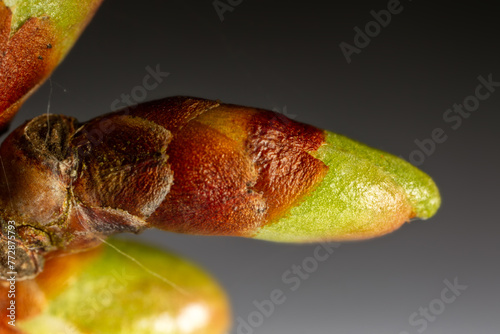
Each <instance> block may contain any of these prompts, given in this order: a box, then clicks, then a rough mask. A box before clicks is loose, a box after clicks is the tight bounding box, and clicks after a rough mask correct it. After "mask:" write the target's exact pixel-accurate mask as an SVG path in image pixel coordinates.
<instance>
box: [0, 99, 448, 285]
mask: <svg viewBox="0 0 500 334" xmlns="http://www.w3.org/2000/svg"><path fill="white" fill-rule="evenodd" d="M0 155H1V157H2V161H3V165H4V167H5V171H4V176H5V177H3V178H0V189H2V190H1V191H0V208H1V209H2V210H1V211H0V214H1V218H2V219H3V221H4V222H7V221H15V222H16V224H17V231H18V234H19V239H20V240H21V241H23V242H24V244H25V246H26V247H27V248H26V249H29V254H28V253H27V258H28V257H29V258H31V259H32V260H33V262H34V263H33V264H32V265H31V266H26V268H27V270H26V272H25V273H24V274H25V276H26V277H30V275H31V276H33V275H36V274H37V272H35V270H41V268H42V267H43V263H35V262H41V260H37V259H40V256H43V255H45V254H50V253H51V252H54V251H59V250H64V251H72V250H75V249H85V248H89V247H93V246H95V245H97V244H99V243H101V240H102V238H105V237H106V236H109V235H112V234H116V233H120V232H133V233H139V232H141V231H142V230H144V229H145V228H148V227H156V228H159V229H162V230H167V231H172V232H179V233H189V234H200V235H228V236H243V237H252V238H259V239H264V240H271V241H285V242H315V241H333V240H335V241H339V240H358V239H366V238H371V237H376V236H380V235H383V234H386V233H389V232H391V231H393V230H395V229H397V228H398V227H400V226H401V225H402V224H403V223H404V222H407V221H409V220H410V219H412V218H422V219H426V218H429V217H430V216H432V215H433V214H434V213H435V212H436V210H437V209H438V207H439V205H440V196H439V192H438V189H437V187H436V185H435V184H434V182H433V181H432V179H431V178H430V177H429V176H428V175H426V174H425V173H423V172H421V171H420V170H418V169H417V168H416V167H414V166H412V165H411V164H409V163H407V162H406V161H404V160H402V159H400V158H397V157H395V156H393V155H391V154H388V153H385V152H382V151H380V150H377V149H373V148H370V147H368V146H366V145H363V144H361V143H358V142H356V141H353V140H350V139H348V138H346V137H344V136H340V135H336V134H334V133H331V132H328V131H324V130H321V129H318V128H316V127H313V126H310V125H307V124H302V123H299V122H295V121H292V120H289V119H287V118H285V117H283V116H281V115H278V114H276V113H274V112H271V111H267V110H262V109H256V108H249V107H241V106H235V105H228V104H221V103H219V102H218V101H211V100H204V99H198V98H189V97H172V98H166V99H163V100H158V101H153V102H148V103H144V104H141V105H138V106H136V107H135V108H132V109H125V110H121V111H117V112H114V113H111V114H108V115H105V116H102V117H99V118H96V119H94V120H91V121H89V122H87V123H84V124H78V123H77V121H76V120H75V119H73V118H69V117H64V116H57V115H51V116H50V117H47V116H40V117H37V118H35V119H33V120H31V121H28V122H27V123H25V124H24V125H22V126H21V127H19V128H18V129H16V130H15V131H14V132H13V133H12V134H11V135H10V136H9V137H8V138H7V139H6V140H5V141H4V143H3V144H2V146H1V147H0ZM0 236H1V235H0ZM35 255H36V256H35ZM29 268H31V272H28V271H29V270H28V269H29ZM0 269H1V268H0ZM4 271H5V270H4ZM2 272H3V271H2V270H0V274H1V273H2Z"/></svg>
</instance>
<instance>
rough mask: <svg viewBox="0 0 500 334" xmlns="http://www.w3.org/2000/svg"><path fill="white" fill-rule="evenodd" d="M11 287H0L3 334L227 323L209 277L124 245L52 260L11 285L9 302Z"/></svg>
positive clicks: (91, 333)
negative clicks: (10, 294) (12, 308)
mask: <svg viewBox="0 0 500 334" xmlns="http://www.w3.org/2000/svg"><path fill="white" fill-rule="evenodd" d="M8 290H9V283H8V282H5V281H4V282H2V283H1V285H0V295H1V298H0V306H1V309H0V316H1V318H2V321H1V323H0V331H1V332H2V333H12V334H54V333H71V334H156V333H158V334H159V333H162V334H170V333H171V334H182V333H186V334H187V333H190V334H194V333H199V334H224V333H226V332H227V330H228V327H229V322H230V320H229V319H230V311H229V306H228V301H227V298H226V295H225V293H224V292H223V290H222V289H221V288H220V287H219V285H218V284H217V283H216V282H215V281H214V280H213V278H211V277H210V276H209V275H208V274H207V273H205V272H204V271H203V270H201V269H199V268H198V267H196V266H195V265H193V264H191V263H190V262H188V261H186V260H184V259H182V258H179V257H177V256H174V255H171V254H168V253H166V252H164V251H160V250H158V249H155V248H152V247H149V246H144V245H141V244H137V243H132V242H129V241H119V240H113V241H112V242H111V246H109V245H104V246H102V247H99V248H97V249H93V250H90V251H86V252H81V253H76V254H71V255H66V256H59V257H54V258H51V259H49V260H47V261H46V266H45V270H44V271H43V272H42V273H41V274H40V275H38V276H37V277H36V278H34V279H31V280H25V281H19V282H16V287H15V295H16V296H15V297H14V298H12V299H9V298H8ZM10 300H14V301H15V306H16V307H15V312H14V314H15V317H14V319H15V321H14V322H13V324H15V326H12V324H9V323H8V322H9V321H11V320H10V318H9V317H8V315H9V312H10V311H9V310H8V306H9V305H10V304H9V303H10Z"/></svg>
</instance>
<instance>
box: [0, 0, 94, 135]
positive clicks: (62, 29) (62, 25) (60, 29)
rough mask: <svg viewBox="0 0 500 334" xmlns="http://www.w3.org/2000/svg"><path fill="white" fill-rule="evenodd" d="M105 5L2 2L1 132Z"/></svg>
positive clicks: (57, 0) (70, 0) (58, 0)
mask: <svg viewBox="0 0 500 334" xmlns="http://www.w3.org/2000/svg"><path fill="white" fill-rule="evenodd" d="M101 2H102V0H78V1H77V0H3V1H2V0H0V129H2V128H4V127H5V126H6V125H8V123H9V122H10V120H11V119H12V117H13V116H14V115H15V113H16V112H17V110H18V109H19V108H20V106H21V105H22V103H23V102H24V101H25V100H26V99H27V98H28V96H29V95H31V93H32V92H33V91H34V90H36V88H38V87H39V86H40V85H41V84H42V83H43V81H45V79H46V78H47V77H48V76H49V75H50V73H51V72H52V71H53V70H54V69H55V67H56V66H57V65H58V64H59V63H60V62H61V61H62V60H63V58H64V57H65V55H66V54H67V53H68V51H69V50H70V49H71V47H72V46H73V44H74V43H75V42H76V40H77V39H78V37H79V35H80V34H81V32H82V31H83V29H84V28H85V26H86V25H87V23H88V22H89V21H90V19H91V18H92V16H93V15H94V13H95V11H96V10H97V8H98V7H99V5H100V4H101Z"/></svg>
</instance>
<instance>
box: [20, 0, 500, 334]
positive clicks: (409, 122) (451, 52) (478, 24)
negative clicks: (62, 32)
mask: <svg viewBox="0 0 500 334" xmlns="http://www.w3.org/2000/svg"><path fill="white" fill-rule="evenodd" d="M401 4H402V6H403V10H402V12H401V13H400V14H398V15H394V16H393V17H392V20H391V22H390V24H389V25H388V26H387V27H385V28H383V29H382V30H381V32H380V33H379V34H378V36H376V37H374V38H372V40H371V42H370V44H369V45H368V46H367V47H366V48H364V49H362V51H361V53H360V54H354V55H353V57H352V62H351V64H348V63H347V62H346V60H345V58H344V56H343V55H342V52H341V51H340V48H339V43H341V42H343V41H344V42H347V43H350V44H353V38H354V35H355V32H354V30H353V28H354V27H355V26H359V27H361V28H363V27H364V25H365V24H366V23H368V22H369V21H371V20H373V18H372V17H371V15H370V11H371V10H375V11H379V10H382V9H385V8H387V1H369V2H368V1H366V2H359V1H352V2H349V4H346V3H345V2H342V3H341V4H337V5H335V4H332V2H331V1H315V2H309V3H306V2H297V3H292V2H291V1H273V2H272V3H270V2H268V1H267V2H266V1H256V0H244V1H243V2H242V3H241V4H239V5H237V6H236V7H235V8H234V10H233V11H232V12H226V13H225V15H224V16H225V19H224V21H223V22H221V21H220V19H219V17H218V15H217V13H216V11H215V9H214V7H213V5H212V2H211V1H210V0H207V1H180V0H177V1H160V0H146V1H142V2H138V1H124V0H107V1H105V3H104V4H103V6H102V8H101V9H100V11H99V12H98V13H97V15H96V17H95V19H94V21H93V22H92V23H91V25H90V26H89V27H88V29H87V30H86V32H85V33H84V35H83V36H82V38H81V39H80V41H79V43H78V44H77V45H76V47H75V48H74V49H73V50H72V52H71V53H70V54H69V56H68V57H67V59H66V60H65V62H64V63H63V64H62V65H61V66H60V67H59V68H58V70H57V71H56V72H55V73H54V75H53V77H52V82H51V84H52V90H53V92H52V95H51V104H50V112H51V113H59V114H67V115H71V116H76V117H78V118H79V119H81V120H87V119H90V118H92V117H94V116H96V115H99V114H102V113H105V112H108V111H110V105H111V103H112V101H113V100H115V99H116V98H119V97H120V94H122V93H130V92H131V90H132V89H133V88H134V87H135V86H137V85H141V84H142V79H143V77H144V76H145V75H146V71H145V67H146V66H151V67H155V66H156V65H157V64H160V68H161V69H162V70H163V71H167V72H169V73H170V76H169V77H168V78H166V80H165V81H164V82H163V83H162V84H161V85H160V86H159V87H158V88H157V89H156V90H154V91H152V92H150V93H149V95H148V96H147V100H151V99H156V98H160V97H165V96H171V95H179V94H182V95H192V96H199V97H205V98H212V99H221V100H223V101H225V102H230V103H235V104H242V105H250V106H256V107H261V108H267V109H273V108H277V109H278V110H281V111H282V110H283V109H284V107H285V106H286V111H287V113H288V114H289V115H295V116H294V117H296V120H298V121H302V122H306V123H310V124H313V125H316V126H319V127H322V128H327V129H329V130H331V131H334V132H338V133H342V134H345V135H347V136H349V137H351V138H355V139H357V140H360V141H362V142H365V143H367V144H369V145H371V146H375V147H378V148H381V149H383V150H386V151H389V152H391V153H394V154H396V155H402V156H404V157H408V156H409V154H410V153H411V152H412V151H413V150H415V148H416V145H415V143H414V140H415V139H420V140H422V139H424V138H429V137H430V134H431V131H432V130H433V129H435V128H442V129H443V130H444V131H445V133H446V134H447V136H448V139H447V141H446V142H444V143H442V144H438V145H437V147H436V150H435V153H434V154H432V155H431V156H429V157H427V158H426V160H425V163H424V164H423V165H422V166H420V167H421V168H422V169H423V170H424V171H426V172H427V173H429V174H430V175H431V176H432V177H433V178H434V179H435V181H436V182H437V184H438V186H439V187H440V190H441V193H442V197H443V204H442V207H441V209H440V210H439V212H438V214H437V215H436V216H435V217H434V218H432V219H431V220H428V221H425V222H422V221H416V222H413V223H411V224H407V225H405V226H403V227H402V228H401V229H400V230H398V231H397V232H395V233H393V234H391V235H388V236H386V237H382V238H379V239H375V240H370V241H366V242H356V243H346V244H342V245H341V246H340V248H339V249H338V251H336V252H335V253H334V256H332V257H331V258H329V259H328V260H327V261H325V262H323V263H321V264H320V266H319V268H318V270H317V271H316V272H314V273H312V274H311V276H310V277H309V279H307V280H304V281H303V282H302V284H301V286H300V288H299V289H297V291H293V292H292V291H290V290H289V289H288V285H286V284H284V283H283V282H282V280H281V276H282V274H283V273H284V272H285V271H286V270H288V269H289V268H290V267H291V266H292V265H293V264H300V263H302V261H303V260H304V259H305V258H306V257H308V256H311V255H312V254H313V251H314V248H315V247H316V246H315V245H286V244H274V243H267V242H261V241H256V240H246V239H241V238H208V237H193V236H184V235H175V234H171V233H166V232H158V231H149V232H146V233H144V234H143V235H141V236H138V237H133V238H135V239H140V240H144V241H147V242H149V243H151V244H155V245H159V246H161V247H168V248H170V249H173V250H174V251H176V252H178V253H180V254H183V255H185V256H186V257H188V258H191V259H193V260H194V261H196V262H198V263H200V264H201V265H202V266H204V267H205V268H206V269H207V270H209V271H210V272H211V273H213V275H214V276H215V277H216V278H217V279H218V280H219V281H220V282H221V284H222V285H223V286H224V287H225V288H226V289H227V291H228V293H229V295H230V298H231V302H232V305H233V310H234V319H236V318H237V317H238V316H241V317H243V318H246V317H247V316H248V315H249V314H250V313H251V312H252V311H254V310H255V306H254V305H253V304H252V302H253V301H254V300H259V301H260V300H263V299H266V298H269V293H270V292H271V291H272V290H273V289H276V288H279V289H282V290H283V291H285V293H286V296H287V300H286V301H285V303H283V304H282V305H279V306H277V307H276V309H275V311H274V313H273V314H272V315H271V316H270V317H269V318H266V319H265V321H264V323H263V324H262V325H261V326H260V327H258V328H255V329H254V333H273V334H278V333H287V334H292V333H294V334H295V333H299V334H300V333H318V334H319V333H355V334H358V333H366V334H372V333H381V334H392V333H394V334H399V333H400V332H402V331H407V332H408V333H412V334H413V333H418V331H417V330H418V329H422V327H420V326H412V325H411V324H410V323H409V320H408V319H409V316H410V314H412V313H413V312H418V310H419V308H420V307H428V306H429V303H431V302H432V301H433V300H434V299H436V298H440V294H441V291H442V290H443V288H444V287H445V285H444V283H443V281H444V280H445V279H448V280H450V281H453V279H454V278H458V281H459V283H460V284H463V285H467V289H466V290H465V291H463V293H462V295H460V296H459V297H458V298H457V299H456V301H455V302H453V303H451V304H449V305H446V309H445V310H444V312H443V313H442V314H440V315H438V316H437V317H436V319H435V321H432V322H429V323H428V327H427V328H426V330H425V331H424V332H425V333H453V334H459V333H463V334H468V333H499V328H500V317H499V315H500V300H499V298H500V288H499V286H498V282H499V273H500V270H499V263H500V261H499V259H498V257H499V255H500V249H499V241H498V236H499V232H500V227H499V219H498V208H499V204H498V200H499V195H498V188H499V186H500V182H499V177H498V174H497V173H498V170H499V167H500V164H499V157H498V143H499V135H498V130H497V128H498V121H499V113H500V89H498V90H497V91H496V92H495V93H493V94H492V95H491V96H490V98H489V99H487V100H486V101H483V102H481V104H480V107H479V109H478V110H477V111H475V112H474V113H472V115H471V116H470V117H469V118H468V119H464V120H463V123H462V124H461V126H460V127H459V128H458V129H456V130H453V129H452V128H451V127H450V124H449V123H446V122H445V121H444V120H443V114H444V112H445V110H446V109H448V108H450V107H451V106H452V105H453V104H454V103H462V101H463V100H464V98H466V97H467V96H469V95H471V94H474V89H475V87H476V86H477V84H478V80H477V77H478V76H479V75H483V76H485V77H486V76H488V74H490V73H491V74H492V76H493V79H494V80H496V81H500V66H499V59H500V57H499V56H500V47H499V32H500V30H499V26H498V14H497V11H496V9H494V8H488V7H487V6H486V5H481V4H477V3H472V2H470V3H469V4H458V3H453V4H436V3H435V2H431V1H413V2H410V1H409V0H407V1H402V2H401ZM50 86H51V85H50V83H49V82H47V83H46V84H45V85H44V86H43V87H42V88H41V89H40V90H39V91H38V92H37V93H36V94H35V95H34V96H33V97H32V98H31V99H30V100H29V101H28V102H27V103H26V104H25V106H24V107H23V109H22V110H21V111H20V113H19V114H18V115H17V117H16V119H15V122H14V126H17V125H18V124H20V123H21V122H22V121H23V120H25V119H28V118H31V117H34V116H36V115H39V114H42V113H44V112H46V109H47V104H48V101H49V95H50ZM232 333H236V330H233V331H232Z"/></svg>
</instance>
